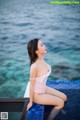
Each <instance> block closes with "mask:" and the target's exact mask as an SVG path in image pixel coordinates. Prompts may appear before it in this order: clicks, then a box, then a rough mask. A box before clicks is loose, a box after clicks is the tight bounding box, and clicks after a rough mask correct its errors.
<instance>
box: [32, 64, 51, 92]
mask: <svg viewBox="0 0 80 120" xmlns="http://www.w3.org/2000/svg"><path fill="white" fill-rule="evenodd" d="M50 73H51V66H50V70H49V71H48V72H47V73H46V74H45V75H42V76H40V77H36V78H31V77H30V79H35V82H34V92H37V93H45V89H46V81H47V78H48V76H49V75H50Z"/></svg>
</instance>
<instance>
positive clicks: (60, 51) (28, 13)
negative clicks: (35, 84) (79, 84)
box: [0, 0, 80, 97]
mask: <svg viewBox="0 0 80 120" xmlns="http://www.w3.org/2000/svg"><path fill="white" fill-rule="evenodd" d="M34 37H38V38H39V39H41V40H42V41H43V43H44V44H45V45H46V47H47V54H45V56H44V58H45V60H46V62H48V63H49V64H50V65H51V67H52V72H51V75H50V76H49V78H48V80H61V81H64V80H80V5H51V4H49V0H40V1H39V0H33V1H31V0H14V1H13V0H6V1H5V0H0V97H22V96H23V95H24V92H25V89H26V85H27V82H28V81H29V69H30V68H29V58H28V54H27V49H26V46H27V42H28V41H29V40H30V39H33V38H34Z"/></svg>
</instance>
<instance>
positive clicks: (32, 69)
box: [30, 63, 37, 102]
mask: <svg viewBox="0 0 80 120" xmlns="http://www.w3.org/2000/svg"><path fill="white" fill-rule="evenodd" d="M36 74H37V66H36V65H35V63H33V64H32V65H31V67H30V102H33V89H34V82H35V77H36Z"/></svg>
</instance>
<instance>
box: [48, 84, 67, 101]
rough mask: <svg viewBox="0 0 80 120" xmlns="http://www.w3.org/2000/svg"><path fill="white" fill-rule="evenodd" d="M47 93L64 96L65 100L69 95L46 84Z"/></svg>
mask: <svg viewBox="0 0 80 120" xmlns="http://www.w3.org/2000/svg"><path fill="white" fill-rule="evenodd" d="M46 93H47V94H51V95H55V96H57V97H60V98H62V99H63V100H64V101H67V96H66V95H65V94H64V93H63V92H60V91H58V90H56V89H54V88H51V87H48V86H46Z"/></svg>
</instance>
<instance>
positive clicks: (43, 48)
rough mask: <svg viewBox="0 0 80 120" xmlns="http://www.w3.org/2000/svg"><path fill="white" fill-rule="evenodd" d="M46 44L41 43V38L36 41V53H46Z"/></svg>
mask: <svg viewBox="0 0 80 120" xmlns="http://www.w3.org/2000/svg"><path fill="white" fill-rule="evenodd" d="M46 52H47V51H46V46H45V45H44V44H43V43H42V41H41V40H39V41H38V50H37V54H42V55H44V54H45V53H46Z"/></svg>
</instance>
